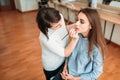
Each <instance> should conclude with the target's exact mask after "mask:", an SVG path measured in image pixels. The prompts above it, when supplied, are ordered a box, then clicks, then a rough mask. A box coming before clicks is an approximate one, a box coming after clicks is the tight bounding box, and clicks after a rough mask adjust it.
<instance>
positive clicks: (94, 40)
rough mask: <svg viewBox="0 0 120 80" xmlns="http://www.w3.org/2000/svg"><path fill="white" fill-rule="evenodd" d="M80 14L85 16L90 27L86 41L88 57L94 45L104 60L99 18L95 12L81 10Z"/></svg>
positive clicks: (86, 9) (88, 9)
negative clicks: (87, 42) (87, 43)
mask: <svg viewBox="0 0 120 80" xmlns="http://www.w3.org/2000/svg"><path fill="white" fill-rule="evenodd" d="M80 12H82V13H84V14H85V15H86V16H87V18H88V20H89V22H90V24H91V27H92V29H91V30H90V32H89V34H88V40H89V47H88V53H89V54H88V55H89V56H90V54H91V52H92V50H93V46H94V45H95V46H97V47H98V48H99V49H100V51H101V54H102V56H103V58H104V53H105V45H106V43H105V39H104V37H103V35H102V27H101V22H100V17H99V14H98V12H97V10H95V9H90V8H84V9H81V10H80V11H79V13H80Z"/></svg>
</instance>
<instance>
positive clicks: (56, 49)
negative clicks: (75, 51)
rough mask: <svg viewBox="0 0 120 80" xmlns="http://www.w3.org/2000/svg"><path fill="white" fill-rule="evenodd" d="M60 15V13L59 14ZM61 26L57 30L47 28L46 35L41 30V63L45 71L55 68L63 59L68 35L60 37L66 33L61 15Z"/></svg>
mask: <svg viewBox="0 0 120 80" xmlns="http://www.w3.org/2000/svg"><path fill="white" fill-rule="evenodd" d="M60 15H61V14H60ZM61 19H62V27H60V28H59V29H57V30H52V29H51V28H49V29H48V37H49V39H47V37H46V36H45V35H44V34H43V33H42V32H41V33H40V37H39V39H40V44H41V47H42V64H43V68H44V69H45V70H47V71H52V70H55V69H57V68H58V67H59V66H60V65H61V64H63V62H64V60H65V56H64V50H65V46H66V44H67V41H68V37H65V38H64V39H63V40H62V38H63V37H64V36H65V35H66V34H67V33H68V32H67V30H66V26H65V22H64V18H63V16H62V15H61Z"/></svg>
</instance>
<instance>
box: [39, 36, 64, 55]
mask: <svg viewBox="0 0 120 80" xmlns="http://www.w3.org/2000/svg"><path fill="white" fill-rule="evenodd" d="M39 39H40V42H41V45H42V48H45V49H46V50H47V51H48V52H50V53H54V54H56V55H59V56H62V57H64V56H65V55H64V50H65V48H64V47H62V46H60V44H58V43H57V42H56V41H54V39H52V38H49V39H46V37H45V36H44V37H43V35H41V37H40V38H39Z"/></svg>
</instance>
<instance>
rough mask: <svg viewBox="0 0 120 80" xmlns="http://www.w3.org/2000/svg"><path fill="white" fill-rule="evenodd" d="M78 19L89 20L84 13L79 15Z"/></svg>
mask: <svg viewBox="0 0 120 80" xmlns="http://www.w3.org/2000/svg"><path fill="white" fill-rule="evenodd" d="M78 19H83V20H88V18H87V16H86V15H85V14H84V13H83V12H80V13H79V14H78Z"/></svg>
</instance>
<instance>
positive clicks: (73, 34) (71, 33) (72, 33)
mask: <svg viewBox="0 0 120 80" xmlns="http://www.w3.org/2000/svg"><path fill="white" fill-rule="evenodd" d="M69 36H70V38H71V39H78V38H79V36H78V32H77V31H76V30H75V28H71V29H70V30H69Z"/></svg>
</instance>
